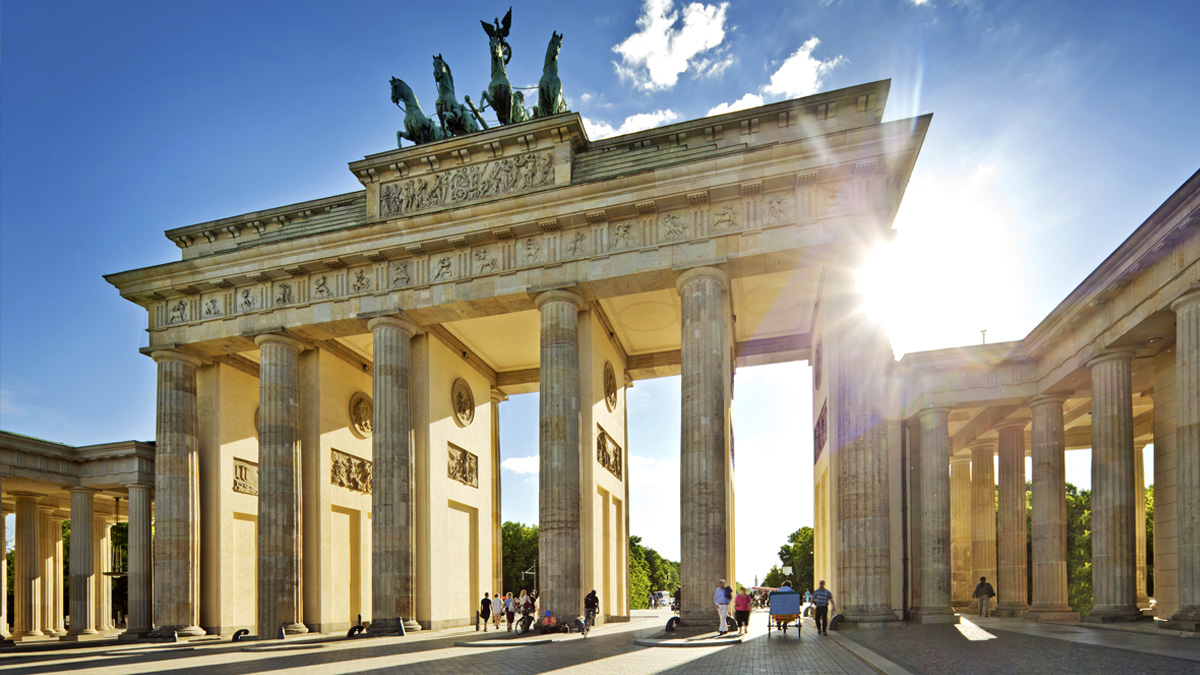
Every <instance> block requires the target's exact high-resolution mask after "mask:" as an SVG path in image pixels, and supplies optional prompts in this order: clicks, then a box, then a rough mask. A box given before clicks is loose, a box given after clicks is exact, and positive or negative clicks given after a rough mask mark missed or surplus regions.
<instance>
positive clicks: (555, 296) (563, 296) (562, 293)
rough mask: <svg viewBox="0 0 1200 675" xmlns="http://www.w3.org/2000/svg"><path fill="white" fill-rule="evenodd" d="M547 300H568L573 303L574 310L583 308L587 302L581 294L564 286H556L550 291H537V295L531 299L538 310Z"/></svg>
mask: <svg viewBox="0 0 1200 675" xmlns="http://www.w3.org/2000/svg"><path fill="white" fill-rule="evenodd" d="M549 302H569V303H571V304H572V305H575V309H576V310H580V309H583V308H584V307H585V306H586V304H587V303H586V302H585V301H584V299H583V296H582V295H580V294H578V293H576V292H575V291H569V290H567V289H565V288H557V289H554V290H552V291H544V292H542V293H538V295H537V297H536V298H534V299H533V304H534V306H536V307H537V308H538V309H539V310H540V309H541V308H542V307H543V306H544V305H545V304H546V303H549Z"/></svg>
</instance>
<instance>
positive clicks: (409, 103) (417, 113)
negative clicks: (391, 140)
mask: <svg viewBox="0 0 1200 675" xmlns="http://www.w3.org/2000/svg"><path fill="white" fill-rule="evenodd" d="M400 101H404V105H403V106H402V105H400ZM392 103H395V104H396V107H397V108H400V109H401V110H403V111H404V130H403V131H397V132H396V147H398V148H399V147H402V146H401V144H400V139H405V140H409V141H412V143H413V144H414V145H420V144H421V143H429V142H432V141H440V140H442V139H443V138H445V137H446V134H445V133H444V132H443V131H442V128H441V127H440V126H438V125H436V124H434V123H433V120H431V119H429V118H428V117H426V116H425V113H424V111H422V110H421V103H420V101H418V100H417V95H416V94H414V93H413V90H412V88H411V87H409V86H408V85H407V84H405V83H404V80H401V79H397V78H395V77H393V78H392Z"/></svg>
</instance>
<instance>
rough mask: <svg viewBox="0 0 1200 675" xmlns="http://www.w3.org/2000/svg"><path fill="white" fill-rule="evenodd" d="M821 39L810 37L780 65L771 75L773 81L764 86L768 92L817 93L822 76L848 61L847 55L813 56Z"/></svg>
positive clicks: (789, 96) (783, 93) (801, 94)
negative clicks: (825, 58) (826, 58)
mask: <svg viewBox="0 0 1200 675" xmlns="http://www.w3.org/2000/svg"><path fill="white" fill-rule="evenodd" d="M819 44H821V41H820V40H818V39H817V38H816V37H811V38H809V39H808V40H807V41H806V42H805V43H804V44H802V45H800V48H799V49H797V50H796V51H795V53H793V54H792V55H791V56H789V57H787V59H786V60H785V61H784V62H783V65H781V66H779V70H776V71H775V73H774V74H773V75H771V83H770V84H768V85H767V86H766V87H763V91H764V92H766V93H768V94H779V95H782V96H786V97H788V98H795V97H797V96H808V95H809V94H815V93H816V92H817V90H818V89H820V88H821V78H822V77H824V76H825V75H827V74H828V73H829V71H831V70H833V69H834V68H836V67H837V66H840V65H842V64H843V63H846V57H844V56H840V55H839V56H835V57H833V58H832V59H829V60H825V61H823V60H821V59H815V58H813V55H812V53H813V50H814V49H816V48H817V45H819Z"/></svg>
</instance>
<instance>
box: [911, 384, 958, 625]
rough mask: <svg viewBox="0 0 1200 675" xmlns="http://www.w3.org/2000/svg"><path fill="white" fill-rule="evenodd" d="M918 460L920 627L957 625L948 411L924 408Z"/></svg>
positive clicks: (918, 614) (916, 615) (918, 619)
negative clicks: (952, 598) (952, 594)
mask: <svg viewBox="0 0 1200 675" xmlns="http://www.w3.org/2000/svg"><path fill="white" fill-rule="evenodd" d="M917 418H918V420H919V421H920V424H921V450H920V456H919V457H918V459H917V461H918V466H919V467H920V486H921V513H920V514H919V515H920V519H921V520H920V525H919V526H920V528H921V563H920V564H921V568H920V574H921V602H920V604H919V605H918V608H917V609H916V610H915V611H914V615H915V618H916V620H917V621H918V622H919V623H948V622H954V621H956V619H955V616H954V610H953V609H952V608H951V607H950V428H949V418H950V411H949V410H948V409H946V408H926V409H925V410H922V411H921V412H920V413H918V415H917Z"/></svg>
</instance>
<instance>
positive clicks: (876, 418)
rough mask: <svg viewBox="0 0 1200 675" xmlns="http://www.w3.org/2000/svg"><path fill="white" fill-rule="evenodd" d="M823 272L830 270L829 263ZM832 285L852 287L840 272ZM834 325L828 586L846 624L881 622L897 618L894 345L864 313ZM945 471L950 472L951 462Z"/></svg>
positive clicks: (837, 321) (827, 336) (827, 341)
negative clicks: (888, 410)
mask: <svg viewBox="0 0 1200 675" xmlns="http://www.w3.org/2000/svg"><path fill="white" fill-rule="evenodd" d="M826 272H827V273H830V274H834V272H831V271H830V270H829V268H826ZM833 285H835V286H837V287H840V288H841V289H846V288H853V287H854V286H853V282H852V280H849V279H846V278H845V277H842V278H840V279H837V280H836V282H835V283H834V284H833ZM838 292H841V291H835V293H838ZM846 302H848V303H849V302H850V301H849V300H846ZM834 323H835V327H833V328H831V329H830V332H829V333H828V334H826V337H825V340H826V344H829V341H831V340H832V341H836V343H837V344H838V348H837V350H836V351H837V359H836V361H835V362H834V364H833V365H834V366H836V367H835V368H831V369H830V370H828V371H827V372H828V373H829V377H831V378H836V384H837V386H836V387H833V386H832V384H831V389H830V391H831V394H832V397H831V400H830V411H831V417H830V418H829V419H830V426H831V432H832V433H831V435H830V438H831V439H833V440H832V442H831V451H832V452H833V453H834V454H833V456H832V459H833V460H834V463H833V464H832V466H833V467H834V469H833V475H832V476H831V478H832V479H833V480H835V481H836V483H835V485H836V495H837V498H836V500H835V501H834V503H833V505H832V506H833V508H834V509H836V511H835V513H836V514H837V520H838V523H839V524H838V528H837V532H836V533H835V536H834V538H833V542H834V546H836V547H837V557H836V565H837V575H838V577H837V584H836V585H837V586H839V587H840V588H832V591H833V593H834V594H835V595H837V596H838V598H840V599H839V601H838V606H839V608H840V609H841V614H842V616H843V617H844V618H845V619H846V621H848V622H851V623H856V624H886V623H890V622H894V621H895V620H896V615H895V613H894V612H893V611H892V598H891V578H892V569H891V553H890V550H891V548H890V547H891V531H890V519H889V511H888V509H889V502H888V495H889V492H888V453H887V433H886V428H885V424H886V422H885V420H884V417H883V415H882V412H881V411H882V405H883V403H882V402H883V400H884V395H885V394H884V391H885V389H884V381H885V378H886V377H887V375H888V371H889V368H890V367H891V364H892V363H893V358H892V350H891V347H890V345H889V344H888V342H887V336H886V335H885V334H884V333H883V330H882V328H881V327H880V326H878V325H877V324H873V323H870V322H868V321H867V320H865V319H863V318H862V317H855V316H853V315H849V316H843V317H840V318H838V319H836V320H835V321H834ZM917 437H918V438H919V437H920V436H919V435H918V436H917ZM918 457H919V454H918ZM942 468H943V470H944V471H946V472H949V470H950V468H949V466H948V465H944V466H943V467H942ZM947 498H948V497H947ZM946 536H947V539H948V538H949V534H948V533H947V535H946ZM817 581H819V579H818V580H817ZM948 604H949V600H947V605H948Z"/></svg>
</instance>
